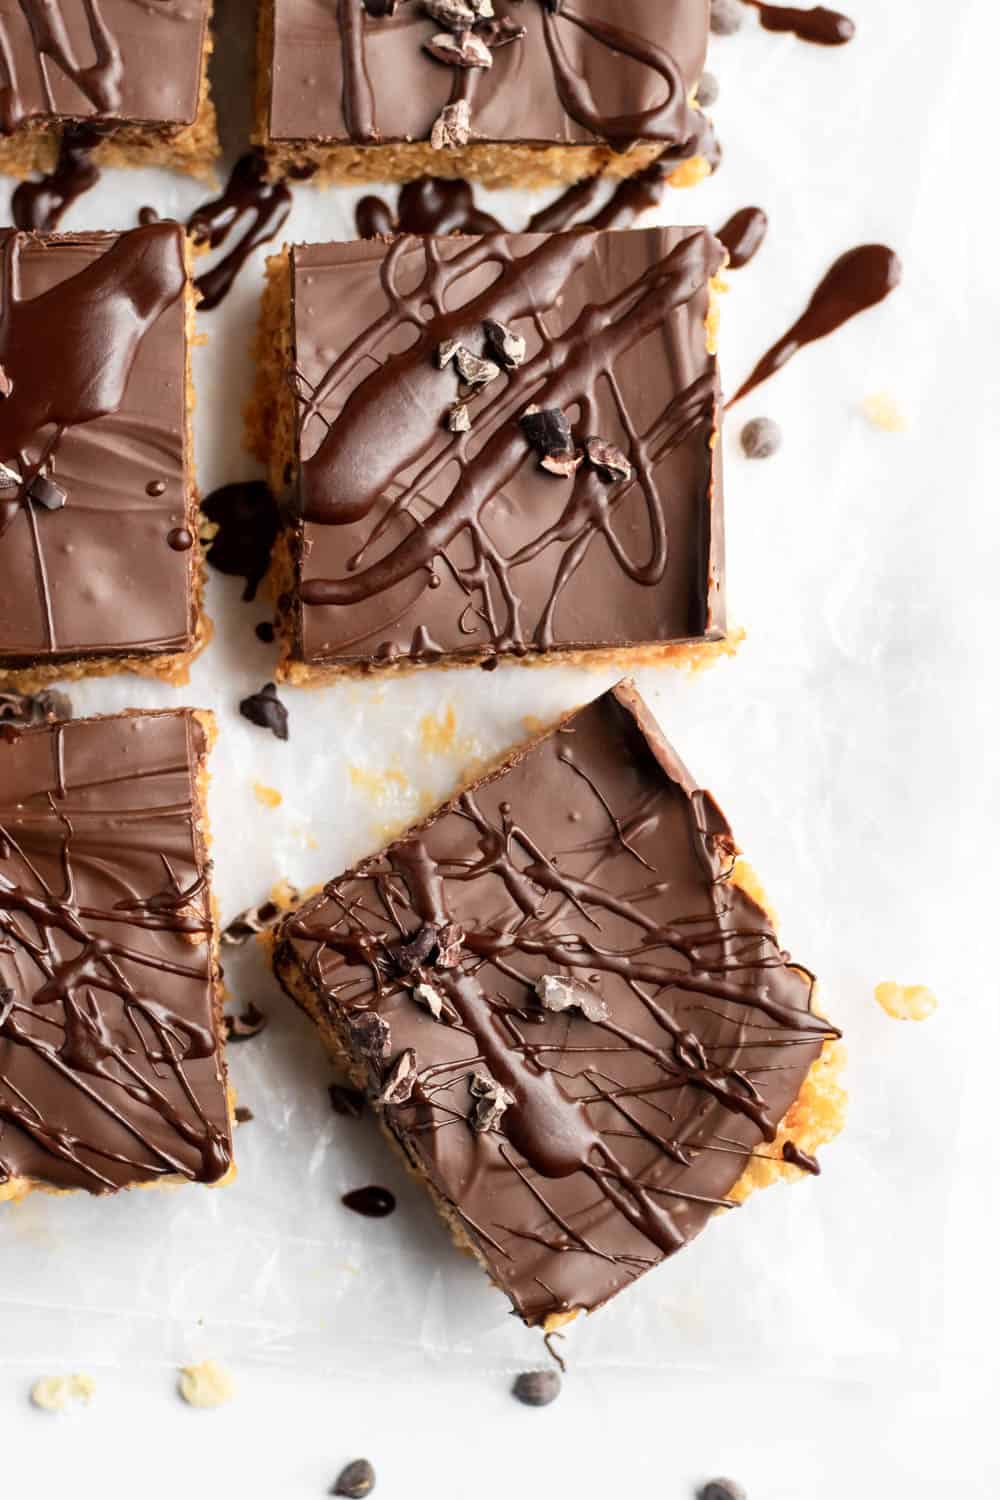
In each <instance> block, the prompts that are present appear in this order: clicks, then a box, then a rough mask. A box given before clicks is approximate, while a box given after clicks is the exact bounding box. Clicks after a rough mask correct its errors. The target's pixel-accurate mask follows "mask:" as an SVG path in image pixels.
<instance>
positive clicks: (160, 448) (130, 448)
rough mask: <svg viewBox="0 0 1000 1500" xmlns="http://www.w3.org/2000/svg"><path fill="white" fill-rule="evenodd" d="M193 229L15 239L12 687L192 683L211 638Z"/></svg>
mask: <svg viewBox="0 0 1000 1500" xmlns="http://www.w3.org/2000/svg"><path fill="white" fill-rule="evenodd" d="M192 308H193V292H192V288H191V281H190V277H189V274H188V268H187V263H186V251H185V238H184V232H183V230H182V229H181V228H180V227H179V226H178V225H176V224H167V223H164V224H152V225H149V226H148V227H146V228H142V229H133V230H130V231H128V232H127V233H124V234H68V235H53V236H46V237H41V236H36V235H27V234H20V233H16V232H14V231H13V230H8V231H5V232H3V233H0V687H9V688H15V689H21V690H24V689H33V688H35V687H39V686H43V685H44V684H45V683H46V682H48V681H51V680H52V679H54V678H58V677H81V676H84V675H86V674H92V673H108V672H115V671H123V670H126V669H127V670H131V671H134V672H142V673H144V674H146V675H152V676H159V677H165V678H167V679H168V680H170V681H172V682H184V681H186V680H187V672H188V667H189V665H190V662H191V659H192V657H193V656H194V654H195V653H196V652H197V651H198V650H200V649H201V646H202V645H203V644H204V641H205V639H206V638H207V622H206V621H205V619H204V618H203V616H202V611H201V594H202V562H201V554H200V548H199V547H198V545H197V542H198V526H199V519H198V518H199V511H198V496H197V491H196V488H195V483H194V476H193V471H192V470H193V464H192V456H191V455H192V445H191V436H190V431H189V415H190V407H191V404H192V402H191V394H190V376H189V369H188V345H189V341H190V320H191V314H192Z"/></svg>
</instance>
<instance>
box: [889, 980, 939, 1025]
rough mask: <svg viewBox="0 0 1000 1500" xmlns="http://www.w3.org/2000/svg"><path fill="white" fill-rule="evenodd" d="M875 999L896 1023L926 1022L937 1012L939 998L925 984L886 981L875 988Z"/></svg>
mask: <svg viewBox="0 0 1000 1500" xmlns="http://www.w3.org/2000/svg"><path fill="white" fill-rule="evenodd" d="M875 999H876V1000H877V1001H878V1003H879V1005H881V1007H882V1009H883V1010H884V1011H885V1013H886V1015H887V1016H892V1018H893V1020H894V1021H926V1020H927V1017H928V1016H932V1015H933V1014H934V1012H935V1011H936V1010H937V996H936V995H935V994H934V993H933V992H932V991H931V990H929V989H928V988H927V986H926V985H925V984H894V983H893V981H892V980H886V981H885V983H884V984H877V985H876V986H875Z"/></svg>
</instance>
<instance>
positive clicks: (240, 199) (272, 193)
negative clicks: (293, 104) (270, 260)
mask: <svg viewBox="0 0 1000 1500" xmlns="http://www.w3.org/2000/svg"><path fill="white" fill-rule="evenodd" d="M291 211H292V194H291V191H290V189H289V187H288V184H287V183H285V182H283V181H280V180H279V181H276V182H271V181H269V180H268V177H267V163H266V161H265V159H264V156H263V153H262V152H259V151H249V152H247V154H246V155H245V156H241V157H240V159H239V161H238V162H237V163H236V165H235V166H234V167H233V170H232V172H231V173H230V174H229V181H228V182H227V183H226V186H225V189H224V191H223V192H222V194H221V196H220V197H218V198H212V199H210V200H209V202H208V203H203V204H202V205H201V207H200V208H196V209H195V210H194V212H193V213H192V215H191V217H190V218H189V219H188V229H189V231H190V232H191V234H192V236H193V237H194V239H195V240H196V241H198V242H199V243H201V244H206V243H207V244H208V246H209V247H210V249H212V250H217V249H218V248H219V246H220V245H222V244H224V243H225V241H226V240H227V239H228V238H229V236H230V235H231V234H232V232H233V230H234V229H235V228H236V226H237V224H239V223H240V222H241V220H243V219H244V218H245V217H246V216H247V215H249V216H250V223H249V224H248V226H247V228H246V229H245V230H244V232H243V234H242V235H241V236H240V238H239V239H238V240H237V241H236V244H235V245H234V246H233V248H232V249H231V250H230V251H229V253H228V254H227V255H224V256H223V257H222V259H221V260H220V261H219V262H218V263H217V264H216V265H214V266H212V268H211V269H210V270H208V271H205V272H203V273H202V275H201V276H199V277H198V278H197V280H196V281H195V286H196V287H197V289H198V292H199V293H200V297H201V300H200V302H199V304H198V306H199V308H200V309H201V310H202V312H209V311H210V310H211V309H212V308H213V307H218V305H219V303H220V302H221V301H222V300H223V298H225V297H227V296H228V295H229V293H230V291H231V290H232V288H233V284H234V282H235V281H236V278H237V276H238V275H239V273H240V271H242V269H243V267H244V266H245V265H246V263H247V261H248V260H249V258H250V256H251V255H252V254H253V252H254V251H255V250H256V249H258V248H259V246H261V245H266V244H267V242H268V240H271V239H273V238H274V236H275V235H276V234H277V233H278V231H279V230H280V229H281V227H282V225H283V224H284V222H285V220H286V219H287V218H288V215H289V214H290V213H291Z"/></svg>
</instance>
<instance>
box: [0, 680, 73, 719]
mask: <svg viewBox="0 0 1000 1500" xmlns="http://www.w3.org/2000/svg"><path fill="white" fill-rule="evenodd" d="M72 717H73V705H72V703H71V702H70V701H69V699H68V698H67V696H66V694H65V693H60V692H59V690H58V689H57V688H43V689H42V691H41V692H40V693H0V724H47V723H48V722H49V720H51V719H71V718H72Z"/></svg>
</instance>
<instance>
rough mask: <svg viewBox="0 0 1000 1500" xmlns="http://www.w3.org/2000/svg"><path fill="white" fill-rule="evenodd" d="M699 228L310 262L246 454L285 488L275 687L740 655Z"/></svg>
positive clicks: (274, 282)
mask: <svg viewBox="0 0 1000 1500" xmlns="http://www.w3.org/2000/svg"><path fill="white" fill-rule="evenodd" d="M723 257H724V251H723V249H722V247H721V246H720V245H719V243H718V242H717V241H716V240H715V239H714V238H713V237H712V236H711V235H710V234H709V233H708V232H707V231H706V230H704V229H694V230H691V229H650V230H641V231H634V232H628V233H602V232H598V231H595V230H588V231H581V232H577V233H572V234H564V235H537V234H536V235H530V234H529V235H509V234H504V233H497V234H489V235H485V236H483V237H481V238H472V239H470V238H462V237H448V238H442V239H424V238H421V237H411V236H400V237H398V238H396V239H392V240H389V241H386V240H377V241H372V242H353V243H348V244H332V245H312V246H298V247H296V248H294V249H293V250H292V251H291V252H290V255H289V256H287V257H276V258H275V259H274V260H272V262H271V285H270V288H269V291H268V294H267V296H266V297H265V302H264V313H263V319H262V326H261V332H260V338H259V346H260V358H261V368H260V378H259V389H258V396H257V399H256V402H255V404H254V406H253V408H252V410H251V442H252V444H253V446H254V447H255V449H256V450H257V451H258V452H261V453H264V452H265V451H266V454H267V456H268V457H269V460H270V468H271V475H272V482H273V483H274V485H275V486H276V487H278V488H280V486H281V485H282V482H283V481H286V480H290V490H291V494H290V499H289V506H288V524H287V527H286V530H285V533H284V538H283V540H281V539H279V544H278V546H277V548H276V553H275V563H274V569H273V573H274V593H275V595H276V596H277V598H278V603H279V617H280V628H281V635H282V644H283V665H282V671H283V673H284V675H285V676H287V677H291V678H293V679H294V680H308V679H309V678H314V677H322V676H324V675H330V674H333V673H336V672H344V671H348V672H349V671H359V670H371V669H372V668H373V667H377V666H382V667H385V666H393V665H395V666H407V667H412V666H416V665H421V664H424V663H428V662H434V661H444V662H447V663H449V664H454V665H458V664H462V663H475V662H481V663H482V664H483V665H486V666H493V665H495V664H496V662H497V660H498V658H500V657H502V656H518V657H539V656H547V655H550V654H557V653H558V654H560V655H561V656H566V655H570V656H572V655H574V654H580V653H586V652H595V651H599V652H602V653H608V652H611V653H622V652H625V651H629V650H635V649H637V648H642V647H644V648H646V650H647V653H648V652H654V653H656V652H660V653H662V652H664V651H668V650H669V649H670V648H671V647H672V646H677V645H678V644H679V643H695V644H702V645H703V644H704V643H706V642H710V641H717V640H719V639H720V638H721V637H723V636H724V634H725V619H724V608H723V592H722V571H723V557H722V496H721V475H720V454H719V448H718V444H717V443H716V436H717V431H718V424H719V419H720V411H721V403H720V395H719V382H718V375H717V371H716V361H715V356H714V354H713V353H712V352H711V349H712V346H713V332H714V313H713V292H712V285H711V283H712V278H713V276H714V275H715V273H716V272H717V271H718V269H719V267H720V265H721V264H722V261H723Z"/></svg>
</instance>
